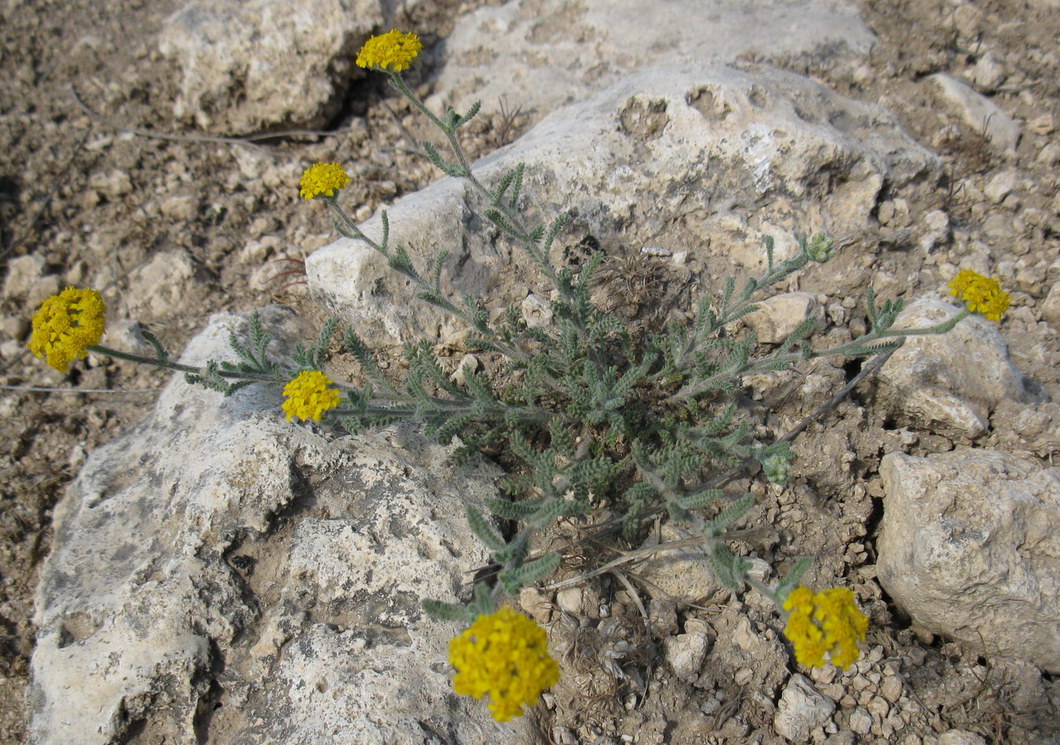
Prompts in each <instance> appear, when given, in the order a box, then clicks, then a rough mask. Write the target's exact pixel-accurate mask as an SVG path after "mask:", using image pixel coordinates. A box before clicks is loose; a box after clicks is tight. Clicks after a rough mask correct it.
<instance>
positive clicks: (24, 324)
mask: <svg viewBox="0 0 1060 745" xmlns="http://www.w3.org/2000/svg"><path fill="white" fill-rule="evenodd" d="M29 326H30V322H29V317H28V316H2V317H0V335H3V336H6V337H7V338H9V339H21V338H22V337H24V336H25V335H26V334H28V333H29Z"/></svg>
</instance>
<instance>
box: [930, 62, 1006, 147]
mask: <svg viewBox="0 0 1060 745" xmlns="http://www.w3.org/2000/svg"><path fill="white" fill-rule="evenodd" d="M928 80H930V81H932V82H933V83H934V84H935V86H936V88H937V90H938V91H939V93H940V94H941V96H942V98H943V99H944V100H945V101H947V102H948V103H950V104H951V105H952V106H953V107H954V108H956V110H957V113H958V114H960V116H961V118H962V119H963V120H964V123H965V124H967V125H968V126H969V127H971V128H972V129H973V130H974V131H976V132H978V133H979V134H981V135H984V136H985V137H986V138H987V139H988V140H990V142H991V143H993V145H994V146H995V147H996V148H997V149H998V150H1002V151H1005V152H1008V153H1013V154H1014V153H1015V152H1016V145H1017V144H1018V143H1019V139H1020V127H1019V125H1018V124H1017V123H1016V120H1015V119H1013V118H1012V117H1011V116H1009V115H1008V114H1007V113H1005V112H1004V111H1003V110H1002V109H1001V108H1000V107H998V105H997V104H995V103H994V102H993V101H991V100H990V99H989V98H987V97H986V96H983V95H982V94H981V93H976V92H975V91H974V90H972V89H971V88H969V87H968V86H967V85H965V84H964V83H962V82H960V81H959V80H957V79H955V78H952V77H950V76H949V75H947V74H945V73H942V72H939V73H935V74H934V75H932V76H930V77H929V78H928Z"/></svg>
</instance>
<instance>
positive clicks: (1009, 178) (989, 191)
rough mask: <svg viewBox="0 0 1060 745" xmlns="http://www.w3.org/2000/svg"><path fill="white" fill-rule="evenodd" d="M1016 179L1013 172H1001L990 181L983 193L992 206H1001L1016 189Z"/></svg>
mask: <svg viewBox="0 0 1060 745" xmlns="http://www.w3.org/2000/svg"><path fill="white" fill-rule="evenodd" d="M1016 178H1017V176H1016V172H1015V171H1011V170H1010V171H1001V172H1000V173H998V174H997V175H995V176H994V177H993V178H992V179H990V183H988V184H987V185H986V188H985V189H983V193H984V194H986V196H987V198H988V199H989V200H990V201H991V202H993V203H994V204H1001V201H1002V200H1003V199H1004V198H1005V197H1007V196H1008V195H1009V194H1010V193H1011V192H1012V190H1013V189H1015V188H1016Z"/></svg>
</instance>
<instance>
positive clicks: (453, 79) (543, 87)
mask: <svg viewBox="0 0 1060 745" xmlns="http://www.w3.org/2000/svg"><path fill="white" fill-rule="evenodd" d="M646 18H647V16H646V13H645V5H644V3H643V2H641V1H640V0H581V1H580V2H576V3H574V2H569V0H543V1H541V0H514V2H507V3H504V4H497V5H487V6H485V7H481V8H478V9H477V10H475V11H474V12H472V13H469V14H468V15H467V16H466V17H465V18H464V19H462V21H461V22H460V23H458V24H457V25H456V27H455V28H454V29H453V32H452V34H450V35H449V36H448V38H446V42H445V46H446V59H445V65H444V67H442V69H441V71H440V73H439V75H438V79H437V87H436V93H435V95H434V96H433V97H432V98H431V103H432V104H434V105H435V107H436V110H438V109H440V108H444V107H445V106H446V105H452V106H455V107H457V109H461V110H462V109H466V108H467V107H468V106H470V105H471V103H472V102H474V101H481V102H482V103H483V105H484V107H485V108H486V110H487V111H488V110H491V109H495V108H496V107H497V106H498V103H499V102H500V101H501V100H502V99H504V100H506V101H507V105H508V108H509V109H514V108H516V107H521V108H522V109H523V110H524V111H527V112H529V113H530V114H531V115H532V116H534V118H535V119H536V118H540V117H541V116H542V115H545V114H548V113H549V112H551V111H552V110H553V109H555V108H556V107H557V106H559V105H561V104H564V103H568V102H571V101H575V100H579V99H584V98H586V97H588V96H591V95H593V94H596V93H599V92H600V91H601V90H603V89H605V88H607V87H608V86H610V85H611V84H613V83H614V82H615V81H616V80H617V79H619V78H620V77H623V76H624V75H627V74H629V73H630V72H633V71H636V70H640V69H644V68H646V67H651V66H654V65H655V64H657V63H659V62H660V61H666V62H667V63H668V64H674V65H675V66H679V67H684V68H692V69H699V68H703V67H706V66H709V65H714V64H719V63H721V64H726V63H730V62H732V61H734V60H736V59H737V58H738V57H741V56H754V57H756V58H758V59H762V58H768V57H769V56H770V55H777V56H787V55H792V56H795V55H800V54H807V55H814V57H815V58H816V59H822V58H832V59H835V58H840V59H842V58H849V57H853V56H855V55H863V54H865V53H866V52H868V51H869V49H870V48H871V47H872V44H873V42H874V37H873V34H872V31H870V30H869V28H868V27H867V26H866V25H865V23H864V21H863V20H862V19H861V17H860V16H859V15H858V13H857V12H856V11H855V10H854V8H853V7H852V6H846V5H841V4H836V3H826V2H820V0H810V1H808V2H803V3H775V2H767V1H764V0H752V1H751V2H731V1H729V0H722V1H721V2H716V3H713V4H711V6H710V10H709V12H707V11H706V10H705V9H704V7H703V4H702V3H701V2H700V0H668V1H667V2H666V3H659V4H655V5H653V6H652V7H651V13H650V19H651V21H650V23H645V20H646ZM796 29H797V31H796ZM630 114H631V115H632V114H633V112H630ZM653 118H654V117H648V120H650V119H653ZM663 118H664V119H665V115H664V116H663ZM627 121H628V120H627Z"/></svg>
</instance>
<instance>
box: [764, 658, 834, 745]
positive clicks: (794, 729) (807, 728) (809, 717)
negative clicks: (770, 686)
mask: <svg viewBox="0 0 1060 745" xmlns="http://www.w3.org/2000/svg"><path fill="white" fill-rule="evenodd" d="M834 713H835V704H834V703H833V702H832V701H831V699H829V698H827V697H826V696H824V695H822V694H821V693H819V692H818V691H817V689H815V688H814V687H813V684H812V683H810V681H809V680H808V679H807V678H806V677H805V676H803V675H799V674H798V673H794V674H793V675H792V676H791V677H790V678H789V679H788V684H787V685H786V686H784V692H783V693H781V694H780V703H779V704H777V713H776V716H774V717H773V729H774V730H775V731H776V733H777V734H778V735H780V736H781V737H783V738H784V739H786V740H788V741H789V742H796V743H803V742H809V737H810V732H811V731H813V730H814V729H815V728H816V727H820V726H821V725H823V724H824V723H825V722H826V721H828V719H829V718H830V717H831V716H832V714H834Z"/></svg>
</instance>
